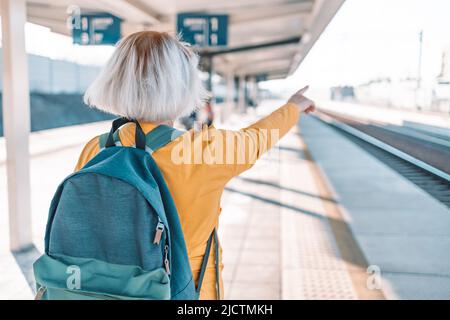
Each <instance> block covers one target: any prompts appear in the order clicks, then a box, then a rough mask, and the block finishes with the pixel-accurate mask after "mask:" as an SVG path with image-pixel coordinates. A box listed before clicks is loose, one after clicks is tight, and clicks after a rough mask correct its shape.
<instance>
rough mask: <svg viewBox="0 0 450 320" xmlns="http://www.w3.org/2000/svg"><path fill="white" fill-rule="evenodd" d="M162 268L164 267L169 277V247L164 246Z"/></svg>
mask: <svg viewBox="0 0 450 320" xmlns="http://www.w3.org/2000/svg"><path fill="white" fill-rule="evenodd" d="M164 266H165V267H166V272H167V275H169V276H170V264H169V246H168V245H167V244H166V245H165V246H164Z"/></svg>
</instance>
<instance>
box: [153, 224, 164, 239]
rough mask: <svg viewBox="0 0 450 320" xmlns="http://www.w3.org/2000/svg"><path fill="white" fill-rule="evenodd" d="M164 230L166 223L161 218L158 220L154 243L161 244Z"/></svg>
mask: <svg viewBox="0 0 450 320" xmlns="http://www.w3.org/2000/svg"><path fill="white" fill-rule="evenodd" d="M163 232H164V223H162V222H161V220H159V221H158V224H157V225H156V232H155V238H154V239H153V244H159V243H160V242H161V237H162V234H163Z"/></svg>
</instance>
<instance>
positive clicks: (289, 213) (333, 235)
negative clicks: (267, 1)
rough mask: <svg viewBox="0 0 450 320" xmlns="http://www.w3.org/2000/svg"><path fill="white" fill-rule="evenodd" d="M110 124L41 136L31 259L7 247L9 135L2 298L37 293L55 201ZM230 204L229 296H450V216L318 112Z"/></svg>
mask: <svg viewBox="0 0 450 320" xmlns="http://www.w3.org/2000/svg"><path fill="white" fill-rule="evenodd" d="M278 106H280V102H279V101H266V102H265V103H264V104H263V105H262V106H261V107H260V108H258V109H257V110H256V111H255V112H252V113H249V114H247V115H246V116H242V115H231V116H230V117H229V119H228V121H227V123H225V124H223V125H220V127H228V128H234V129H236V128H240V127H244V126H246V125H248V124H250V123H252V122H253V121H255V120H256V119H257V118H259V117H260V116H262V115H264V114H267V113H268V112H270V111H271V110H273V109H275V108H276V107H278ZM108 126H109V123H108V122H99V123H94V124H87V125H81V126H76V127H68V128H59V129H52V130H47V131H44V132H38V133H33V134H32V135H31V143H30V144H31V154H32V159H31V167H32V168H31V173H32V176H31V179H32V207H33V232H34V243H35V246H34V247H32V248H30V249H29V250H28V251H25V252H23V253H14V254H11V253H10V252H9V250H8V246H7V239H8V234H7V211H6V206H5V203H6V200H7V199H6V181H5V180H6V179H5V176H6V175H5V162H4V158H1V157H2V156H3V155H4V145H2V143H3V141H1V140H0V177H1V178H0V211H1V213H2V214H1V217H0V219H1V220H0V299H31V298H32V297H33V292H32V289H31V288H32V287H33V277H32V272H31V263H32V261H33V260H34V259H35V258H36V257H37V256H38V255H39V254H40V252H42V250H43V248H42V245H43V233H44V228H45V223H46V219H47V209H48V205H49V201H50V199H51V197H52V195H53V193H54V191H55V189H56V186H57V184H58V183H59V182H60V181H61V180H62V179H63V178H64V177H65V176H66V175H67V174H68V173H70V172H71V171H72V170H73V168H74V166H75V162H76V160H77V157H78V154H79V153H80V151H81V148H82V147H83V145H84V144H85V143H86V141H88V140H89V139H90V138H91V137H92V136H94V135H96V134H99V133H102V132H106V131H108ZM217 126H218V127H219V125H217ZM222 208H223V210H222V214H221V218H220V219H221V220H220V228H219V236H220V239H221V242H222V247H223V263H224V265H225V267H224V271H223V277H224V285H225V298H226V299H411V298H418V299H428V298H442V299H445V298H447V299H448V298H450V274H449V270H450V257H449V256H448V248H449V247H450V212H449V211H450V210H449V209H448V208H446V207H444V206H443V205H441V204H440V203H439V202H437V201H436V200H434V199H432V198H431V197H430V196H429V195H428V194H426V193H424V192H423V191H422V190H420V189H419V188H417V187H415V186H414V185H413V184H412V183H410V182H408V181H406V180H405V179H404V178H403V177H401V176H400V175H398V174H396V173H395V172H393V171H392V170H391V169H389V168H388V167H386V166H385V165H383V164H382V163H381V162H379V161H378V160H376V159H375V158H373V157H371V156H370V155H368V154H367V153H365V152H364V151H363V150H362V149H360V148H358V147H357V146H356V145H354V144H352V143H351V142H350V141H348V140H346V139H345V137H343V136H341V135H340V134H338V133H337V132H335V131H334V130H332V129H331V128H329V127H328V126H327V125H325V124H323V123H322V122H320V121H319V120H317V119H315V118H314V117H311V116H303V117H302V119H301V121H300V123H299V126H298V127H297V128H295V129H293V130H292V131H291V132H290V133H289V134H288V135H287V136H286V137H285V138H283V139H282V140H281V141H280V143H279V144H278V147H277V148H274V149H273V150H271V151H270V152H268V153H267V154H266V155H264V156H263V158H262V159H261V160H260V161H259V162H258V163H257V164H256V165H255V166H254V167H253V168H252V169H250V170H249V171H247V172H245V173H244V174H243V175H241V176H239V177H237V178H235V179H233V180H232V181H231V182H230V183H229V184H228V185H227V188H226V191H225V193H224V196H223V198H222Z"/></svg>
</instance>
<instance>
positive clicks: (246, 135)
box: [235, 103, 300, 175]
mask: <svg viewBox="0 0 450 320" xmlns="http://www.w3.org/2000/svg"><path fill="white" fill-rule="evenodd" d="M299 117H300V108H299V107H298V106H297V105H295V104H293V103H287V104H285V105H283V106H281V107H280V108H278V109H277V110H275V111H274V112H272V113H271V114H269V115H268V116H266V117H264V118H262V119H261V120H259V121H257V122H255V123H254V124H252V125H250V126H249V127H247V128H244V129H241V130H239V131H238V132H237V133H236V135H241V136H242V137H241V138H240V139H237V141H239V142H238V145H237V146H236V150H238V152H240V153H241V156H242V154H244V155H245V158H246V161H245V162H244V163H239V161H238V163H237V165H236V167H235V169H236V170H235V175H238V174H240V173H241V172H243V171H245V170H247V169H249V168H251V167H252V166H253V165H254V164H255V161H256V160H258V159H259V158H260V157H261V156H262V155H263V154H264V153H265V152H267V151H268V150H269V149H271V148H272V147H273V146H274V145H275V144H276V143H277V142H278V141H279V140H280V139H281V138H282V137H283V136H285V135H286V133H288V131H289V130H290V129H291V128H292V127H294V126H295V125H296V124H297V123H298V120H299Z"/></svg>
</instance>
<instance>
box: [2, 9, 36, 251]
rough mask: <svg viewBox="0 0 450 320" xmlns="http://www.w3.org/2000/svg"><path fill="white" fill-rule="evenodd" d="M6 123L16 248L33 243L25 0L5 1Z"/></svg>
mask: <svg viewBox="0 0 450 320" xmlns="http://www.w3.org/2000/svg"><path fill="white" fill-rule="evenodd" d="M1 14H2V42H3V115H4V116H3V126H4V128H5V140H6V165H7V181H8V211H9V239H10V248H11V250H13V251H19V250H22V249H26V248H27V247H28V246H30V245H31V243H32V229H31V204H30V155H29V148H28V136H29V133H30V96H29V87H28V63H27V54H26V51H25V23H26V18H27V15H26V1H25V0H1Z"/></svg>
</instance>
